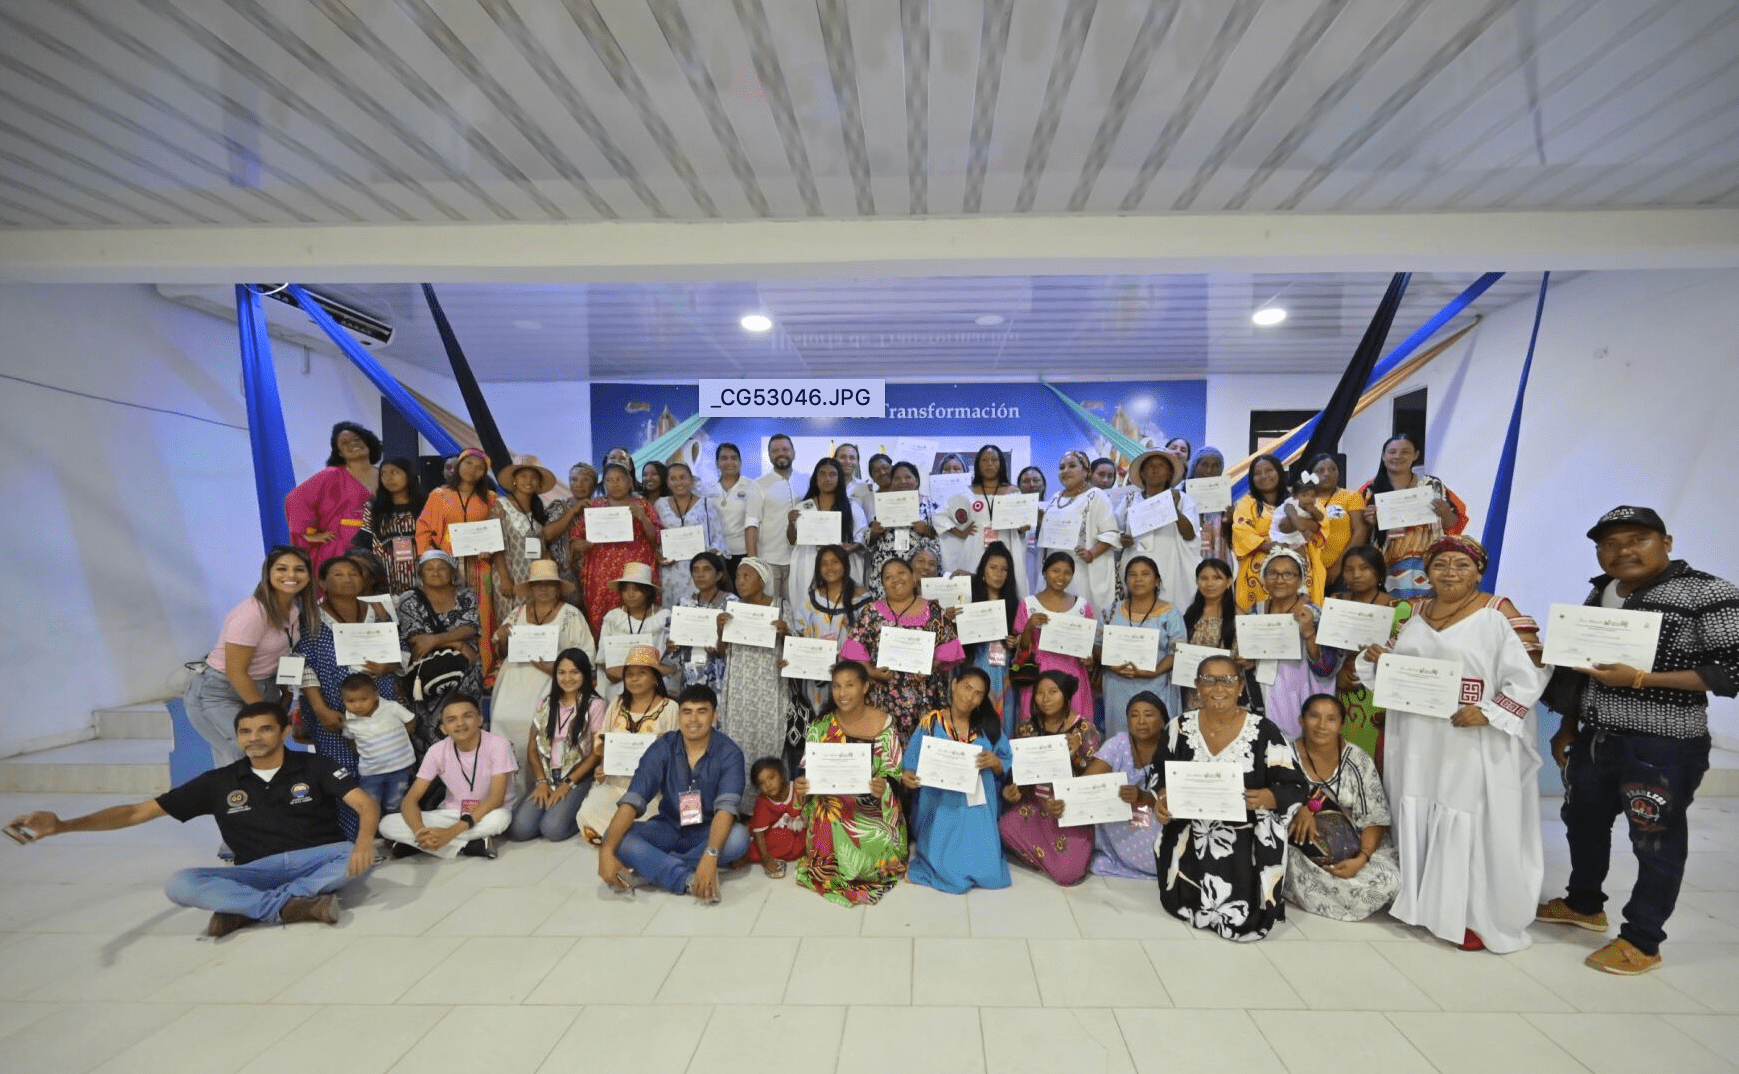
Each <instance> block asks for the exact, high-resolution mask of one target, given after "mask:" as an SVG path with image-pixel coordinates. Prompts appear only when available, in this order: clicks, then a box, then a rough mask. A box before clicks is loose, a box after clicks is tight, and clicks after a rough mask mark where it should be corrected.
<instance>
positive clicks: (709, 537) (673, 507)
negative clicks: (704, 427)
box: [653, 462, 725, 606]
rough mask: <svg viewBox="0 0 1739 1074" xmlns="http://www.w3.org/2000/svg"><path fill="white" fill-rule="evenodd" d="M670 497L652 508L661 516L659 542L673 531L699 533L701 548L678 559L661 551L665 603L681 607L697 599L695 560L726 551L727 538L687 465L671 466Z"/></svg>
mask: <svg viewBox="0 0 1739 1074" xmlns="http://www.w3.org/2000/svg"><path fill="white" fill-rule="evenodd" d="M668 480H669V482H670V493H669V494H668V495H666V496H665V497H664V498H663V499H660V500H658V501H656V502H654V504H653V509H654V510H655V511H657V512H658V526H659V529H660V531H661V532H660V539H661V540H662V534H664V533H669V532H670V531H671V530H677V529H682V530H689V531H691V532H692V531H693V530H695V529H698V530H700V533H699V534H698V535H696V536H697V539H698V540H699V541H700V547H698V548H690V549H683V550H681V551H682V553H683V554H682V555H680V556H678V557H677V558H676V559H669V558H666V556H665V555H664V549H663V548H660V549H659V550H658V564H659V567H658V570H659V575H660V577H661V578H662V579H663V581H664V603H665V604H666V605H667V606H668V605H676V604H680V603H682V602H683V601H685V600H687V599H688V598H689V597H691V596H693V595H694V579H693V578H691V577H689V564H690V562H691V561H692V559H693V557H694V556H695V555H696V554H698V553H700V552H706V551H710V550H717V549H720V548H723V547H724V546H725V545H724V535H723V534H722V533H721V532H720V530H719V518H718V512H717V509H716V508H714V506H713V502H712V501H711V500H709V499H707V498H706V497H705V496H702V495H700V494H698V493H697V492H695V491H694V471H693V470H690V469H689V468H688V464H687V463H685V462H673V463H671V464H670V470H669V478H668Z"/></svg>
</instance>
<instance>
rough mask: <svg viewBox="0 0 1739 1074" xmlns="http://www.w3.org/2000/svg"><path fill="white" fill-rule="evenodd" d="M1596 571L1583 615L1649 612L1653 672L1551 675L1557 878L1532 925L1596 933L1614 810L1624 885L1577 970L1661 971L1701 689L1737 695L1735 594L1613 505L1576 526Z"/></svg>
mask: <svg viewBox="0 0 1739 1074" xmlns="http://www.w3.org/2000/svg"><path fill="white" fill-rule="evenodd" d="M1588 538H1589V540H1591V541H1593V542H1594V554H1595V557H1596V558H1597V559H1598V560H1599V561H1600V568H1601V570H1602V571H1603V572H1604V573H1602V574H1600V575H1599V576H1597V577H1595V578H1593V579H1592V580H1591V581H1592V583H1593V586H1594V588H1593V590H1592V591H1591V592H1590V593H1589V594H1588V598H1587V600H1585V601H1583V603H1584V604H1585V605H1587V606H1589V607H1600V608H1622V609H1624V610H1626V611H1644V612H1655V613H1658V614H1659V615H1660V617H1661V628H1660V638H1659V641H1658V643H1657V645H1656V648H1655V656H1654V663H1653V666H1651V667H1647V668H1638V667H1632V666H1630V665H1628V664H1595V665H1594V666H1593V667H1587V668H1559V669H1557V670H1556V671H1555V672H1554V673H1553V676H1552V681H1551V684H1550V685H1549V686H1548V687H1547V689H1546V696H1545V698H1544V700H1545V702H1546V704H1547V705H1548V706H1550V707H1551V708H1552V709H1554V710H1555V711H1557V712H1558V713H1559V714H1560V715H1562V716H1563V724H1562V726H1561V727H1560V728H1559V729H1558V733H1557V734H1556V735H1553V736H1552V755H1553V757H1555V758H1556V759H1557V761H1558V764H1559V765H1560V766H1561V767H1562V768H1563V770H1564V810H1563V816H1564V828H1565V835H1566V836H1567V837H1568V839H1569V842H1570V883H1569V885H1568V889H1567V891H1566V894H1565V895H1564V897H1563V898H1561V899H1553V900H1552V901H1551V902H1548V903H1544V904H1542V905H1541V906H1540V908H1539V914H1538V917H1539V920H1541V921H1548V922H1554V923H1557V924H1564V925H1576V926H1579V927H1581V928H1585V929H1590V930H1593V931H1595V932H1605V931H1606V928H1607V924H1606V913H1605V911H1603V910H1602V909H1601V907H1602V905H1603V904H1604V903H1605V902H1606V894H1605V892H1604V891H1603V890H1602V889H1601V885H1602V883H1603V882H1604V881H1605V879H1606V871H1607V868H1608V865H1609V863H1610V860H1611V854H1612V822H1613V820H1614V819H1615V818H1616V817H1617V816H1618V814H1619V813H1623V814H1624V815H1625V818H1626V819H1627V820H1628V821H1629V824H1630V845H1631V848H1632V849H1633V850H1634V851H1635V852H1636V859H1637V879H1636V886H1635V887H1634V888H1633V889H1632V890H1631V896H1630V902H1629V903H1627V904H1626V905H1625V907H1624V924H1623V926H1622V927H1620V929H1619V931H1618V939H1616V940H1614V941H1612V942H1611V943H1609V944H1607V945H1606V946H1605V947H1603V948H1601V949H1600V950H1598V951H1596V952H1594V953H1593V954H1592V955H1589V956H1588V959H1587V963H1588V965H1590V966H1592V967H1594V968H1595V969H1598V970H1604V971H1605V972H1607V973H1618V974H1625V975H1629V976H1634V975H1636V974H1640V973H1647V972H1648V971H1649V970H1652V969H1654V968H1655V967H1656V966H1659V965H1660V964H1661V956H1660V945H1661V941H1662V940H1664V939H1666V930H1665V925H1666V922H1667V918H1668V917H1670V916H1672V912H1673V906H1674V904H1675V903H1676V902H1677V901H1678V897H1679V884H1680V882H1681V881H1682V880H1683V879H1684V875H1685V859H1686V857H1687V855H1688V852H1689V838H1690V834H1689V829H1688V826H1687V824H1686V819H1685V811H1686V810H1687V809H1688V808H1689V807H1690V805H1691V798H1692V796H1693V795H1694V794H1696V791H1697V786H1698V785H1699V784H1700V783H1701V782H1702V780H1703V774H1704V773H1705V772H1707V771H1708V770H1709V721H1708V706H1709V701H1708V695H1709V694H1710V693H1711V692H1712V693H1715V694H1718V695H1720V696H1721V697H1733V696H1734V695H1735V693H1739V587H1736V586H1734V585H1733V584H1732V583H1731V582H1728V581H1725V580H1723V579H1720V578H1717V577H1715V576H1714V575H1712V574H1706V573H1704V572H1703V571H1699V570H1693V569H1692V568H1691V567H1690V566H1689V565H1688V564H1687V563H1685V561H1684V560H1682V559H1673V558H1672V550H1673V539H1672V537H1671V536H1669V535H1668V533H1667V527H1666V523H1664V522H1662V521H1661V517H1660V515H1658V514H1656V513H1655V512H1654V511H1652V510H1650V509H1649V508H1647V507H1629V506H1625V507H1615V508H1613V509H1612V510H1610V511H1608V512H1606V514H1604V515H1602V516H1601V518H1600V521H1598V522H1596V523H1595V524H1594V528H1593V529H1591V530H1589V531H1588Z"/></svg>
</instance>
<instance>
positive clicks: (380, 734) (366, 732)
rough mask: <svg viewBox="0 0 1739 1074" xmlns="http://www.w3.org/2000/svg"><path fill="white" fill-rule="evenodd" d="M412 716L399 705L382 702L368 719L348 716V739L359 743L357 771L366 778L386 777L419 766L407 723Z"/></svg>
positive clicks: (346, 735)
mask: <svg viewBox="0 0 1739 1074" xmlns="http://www.w3.org/2000/svg"><path fill="white" fill-rule="evenodd" d="M409 719H412V716H411V712H410V710H409V709H407V708H405V707H404V706H403V705H401V704H399V703H398V702H397V701H388V700H387V699H386V698H384V697H383V698H381V699H380V704H378V705H376V706H375V707H374V711H373V712H372V713H370V714H369V715H367V716H356V715H352V714H351V713H348V712H347V713H345V714H344V737H345V738H348V739H352V740H354V741H355V742H356V755H357V757H358V758H359V759H360V762H361V763H359V764H358V765H357V771H358V772H359V773H360V774H362V775H365V776H384V775H386V774H387V773H389V772H397V771H398V770H400V769H401V768H409V767H411V766H412V765H414V764H416V763H417V754H416V751H415V750H413V749H411V736H410V735H409V734H407V733H406V731H405V721H406V720H409Z"/></svg>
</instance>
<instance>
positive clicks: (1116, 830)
mask: <svg viewBox="0 0 1739 1074" xmlns="http://www.w3.org/2000/svg"><path fill="white" fill-rule="evenodd" d="M1163 752H1164V748H1163V746H1162V745H1161V744H1159V743H1155V744H1154V749H1153V758H1152V760H1153V761H1159V760H1161V759H1162V758H1161V756H1160V755H1161V754H1162V753H1163ZM1098 757H1099V760H1101V761H1104V762H1105V763H1106V764H1108V765H1110V766H1111V771H1113V772H1121V773H1123V775H1124V777H1125V778H1127V779H1128V780H1129V785H1130V786H1131V787H1143V788H1145V787H1146V786H1147V785H1148V783H1149V776H1150V773H1149V769H1151V768H1152V767H1153V765H1152V763H1149V764H1147V765H1145V766H1141V767H1137V766H1136V764H1135V749H1134V746H1133V745H1132V744H1131V743H1130V741H1129V735H1128V734H1127V733H1120V734H1116V735H1113V736H1112V737H1110V738H1108V739H1106V740H1105V744H1104V745H1102V746H1100V747H1099V754H1098ZM1065 815H1066V814H1065ZM1137 816H1145V817H1146V818H1147V821H1148V823H1147V824H1136V823H1134V822H1133V821H1125V822H1124V823H1121V824H1095V825H1093V864H1092V871H1093V874H1094V875H1095V876H1122V877H1128V878H1130V879H1133V880H1153V879H1156V878H1157V877H1158V876H1159V870H1158V868H1157V867H1156V866H1155V865H1154V862H1153V823H1152V822H1153V813H1152V811H1151V810H1150V811H1147V812H1146V813H1145V814H1137Z"/></svg>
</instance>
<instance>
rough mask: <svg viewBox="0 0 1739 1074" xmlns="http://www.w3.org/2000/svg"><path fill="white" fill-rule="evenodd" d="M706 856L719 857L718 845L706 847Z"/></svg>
mask: <svg viewBox="0 0 1739 1074" xmlns="http://www.w3.org/2000/svg"><path fill="white" fill-rule="evenodd" d="M706 856H707V857H709V858H716V857H718V856H719V848H718V847H707V848H706Z"/></svg>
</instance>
